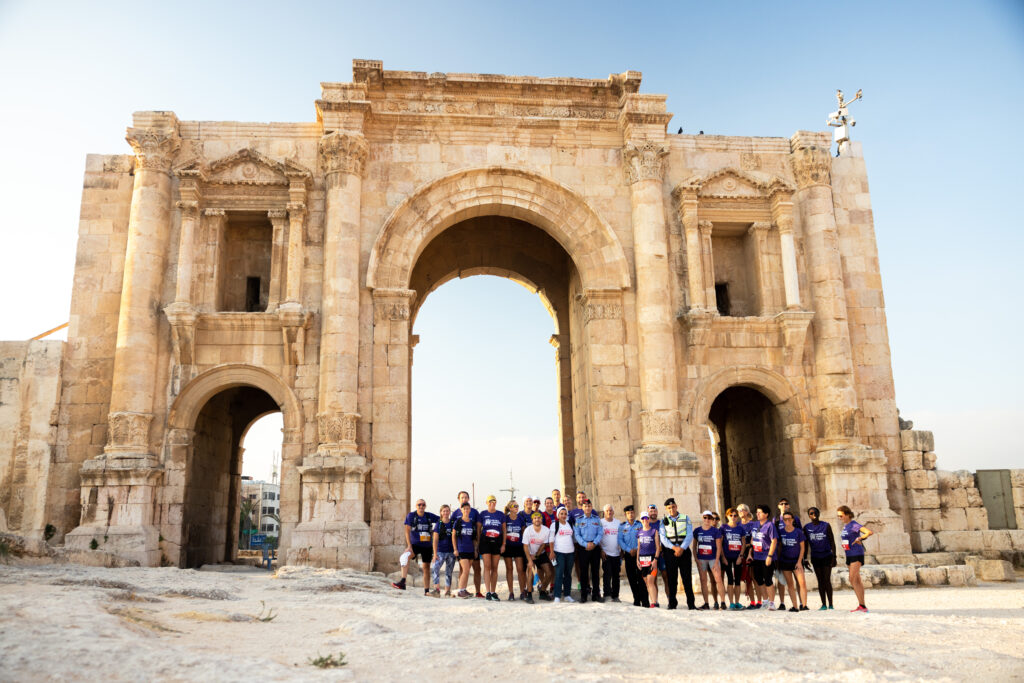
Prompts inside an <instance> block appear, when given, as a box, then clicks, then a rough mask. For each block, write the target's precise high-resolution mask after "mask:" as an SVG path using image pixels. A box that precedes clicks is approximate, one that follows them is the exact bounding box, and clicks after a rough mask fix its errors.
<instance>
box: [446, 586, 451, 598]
mask: <svg viewBox="0 0 1024 683" xmlns="http://www.w3.org/2000/svg"><path fill="white" fill-rule="evenodd" d="M444 597H446V598H450V597H452V589H451V588H446V589H445V591H444Z"/></svg>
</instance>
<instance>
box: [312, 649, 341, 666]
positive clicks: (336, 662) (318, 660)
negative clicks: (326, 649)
mask: <svg viewBox="0 0 1024 683" xmlns="http://www.w3.org/2000/svg"><path fill="white" fill-rule="evenodd" d="M309 663H310V664H312V665H313V666H315V667H317V668H318V669H337V668H338V667H342V666H345V665H346V664H348V662H346V661H345V653H344V652H339V653H338V654H337V655H327V656H326V657H324V656H323V655H321V654H319V653H317V656H316V657H310V659H309Z"/></svg>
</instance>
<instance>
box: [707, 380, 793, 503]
mask: <svg viewBox="0 0 1024 683" xmlns="http://www.w3.org/2000/svg"><path fill="white" fill-rule="evenodd" d="M708 429H709V431H710V432H711V443H712V449H713V453H712V462H713V464H714V466H713V468H712V469H713V471H714V472H715V488H716V501H717V503H718V505H719V506H720V507H721V508H729V507H736V505H737V504H739V503H746V504H747V505H748V506H749V507H750V509H751V512H753V510H754V506H755V505H760V504H762V503H763V504H766V505H768V506H769V507H770V508H771V509H772V510H773V511H774V510H775V504H776V502H777V501H778V500H779V498H781V497H783V496H785V497H787V498H789V500H790V502H791V503H793V504H794V506H795V505H797V498H796V496H797V490H796V471H795V468H794V465H793V458H792V455H790V454H789V453H788V452H787V449H786V445H785V442H784V440H783V435H782V420H781V416H780V415H779V411H778V409H777V408H776V407H775V406H774V405H773V404H772V402H771V401H770V400H769V399H768V398H767V397H766V396H765V395H764V394H762V393H761V392H760V391H758V390H757V389H753V388H751V387H745V386H735V387H729V388H728V389H726V390H725V391H723V392H722V393H721V394H719V395H718V397H717V398H716V399H715V400H714V402H713V403H712V404H711V410H710V411H709V414H708ZM794 509H796V508H794Z"/></svg>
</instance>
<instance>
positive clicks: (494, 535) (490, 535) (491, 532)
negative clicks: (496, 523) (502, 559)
mask: <svg viewBox="0 0 1024 683" xmlns="http://www.w3.org/2000/svg"><path fill="white" fill-rule="evenodd" d="M484 533H485V535H486V536H487V538H498V537H499V536H501V532H500V531H498V530H497V529H488V530H487V531H486V532H484Z"/></svg>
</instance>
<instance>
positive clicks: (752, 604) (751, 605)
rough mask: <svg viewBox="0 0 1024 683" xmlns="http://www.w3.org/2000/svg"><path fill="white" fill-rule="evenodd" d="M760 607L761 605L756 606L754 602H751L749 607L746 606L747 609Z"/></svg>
mask: <svg viewBox="0 0 1024 683" xmlns="http://www.w3.org/2000/svg"><path fill="white" fill-rule="evenodd" d="M760 606H761V605H759V604H757V603H756V602H752V603H750V604H749V605H747V609H758V608H759V607H760Z"/></svg>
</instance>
